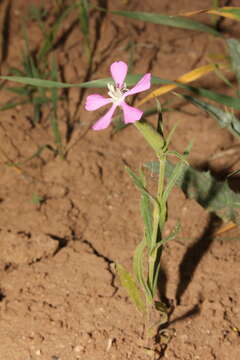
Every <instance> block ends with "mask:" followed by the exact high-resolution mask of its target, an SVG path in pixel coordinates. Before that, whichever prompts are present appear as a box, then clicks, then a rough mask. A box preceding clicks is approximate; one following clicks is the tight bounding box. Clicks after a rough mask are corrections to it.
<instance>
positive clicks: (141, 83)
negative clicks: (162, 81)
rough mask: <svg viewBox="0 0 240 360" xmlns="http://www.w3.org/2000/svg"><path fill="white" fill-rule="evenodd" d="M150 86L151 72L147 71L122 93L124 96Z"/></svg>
mask: <svg viewBox="0 0 240 360" xmlns="http://www.w3.org/2000/svg"><path fill="white" fill-rule="evenodd" d="M150 86H151V74H150V73H147V74H145V75H144V76H143V77H142V78H141V79H140V80H139V82H138V83H137V84H136V85H135V86H134V87H133V88H132V89H131V90H129V91H127V92H126V93H125V94H124V95H125V97H126V96H128V95H133V94H137V93H139V92H142V91H145V90H148V89H149V88H150Z"/></svg>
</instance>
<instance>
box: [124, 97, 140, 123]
mask: <svg viewBox="0 0 240 360" xmlns="http://www.w3.org/2000/svg"><path fill="white" fill-rule="evenodd" d="M120 106H121V108H122V109H123V117H124V122H125V124H129V123H134V122H135V121H138V120H140V119H141V117H142V114H143V111H141V110H139V109H137V108H135V107H133V106H130V105H128V104H127V103H125V102H124V101H123V102H122V103H121V105H120Z"/></svg>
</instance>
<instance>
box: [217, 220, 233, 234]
mask: <svg viewBox="0 0 240 360" xmlns="http://www.w3.org/2000/svg"><path fill="white" fill-rule="evenodd" d="M235 227H237V224H235V223H234V222H232V221H231V222H229V223H228V224H226V225H223V226H221V227H220V229H218V230H217V231H216V232H215V233H214V235H215V236H218V235H222V234H223V233H225V232H227V231H229V230H232V229H235Z"/></svg>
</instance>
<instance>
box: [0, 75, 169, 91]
mask: <svg viewBox="0 0 240 360" xmlns="http://www.w3.org/2000/svg"><path fill="white" fill-rule="evenodd" d="M142 76H143V75H127V77H126V85H127V86H132V85H134V84H136V83H137V82H138V81H139V80H140V78H141V77H142ZM0 79H2V80H9V81H13V82H18V83H21V84H26V85H32V86H42V87H46V88H59V89H60V88H71V87H82V88H104V87H107V84H108V83H113V79H112V78H105V79H99V80H92V81H88V82H85V83H80V84H68V83H63V82H60V81H52V80H43V79H34V78H32V77H24V76H0ZM151 82H152V84H153V85H159V84H173V83H174V82H173V81H170V80H165V79H161V78H159V77H157V76H153V77H152V80H151Z"/></svg>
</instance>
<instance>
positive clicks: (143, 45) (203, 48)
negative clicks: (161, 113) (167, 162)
mask: <svg viewBox="0 0 240 360" xmlns="http://www.w3.org/2000/svg"><path fill="white" fill-rule="evenodd" d="M32 2H33V1H23V0H18V1H17V2H15V5H14V7H12V10H11V17H12V18H11V28H10V35H11V36H10V46H9V52H8V56H7V58H6V59H5V61H4V63H3V64H2V72H3V73H7V71H8V68H9V66H13V65H15V66H19V60H20V51H19V49H20V48H21V46H22V44H23V39H22V37H21V32H20V25H21V18H22V15H23V13H24V11H25V10H26V6H27V4H29V3H32ZM35 3H39V1H35ZM99 3H101V4H102V5H104V4H105V5H106V4H107V1H101V2H99ZM232 4H234V2H232ZM235 5H237V4H235ZM48 6H50V5H48ZM210 6H211V1H210V0H202V1H194V2H193V1H190V0H182V1H171V2H170V1H165V0H162V1H157V0H156V1H152V0H151V1H150V0H148V1H147V0H146V1H144V2H141V5H139V2H138V1H131V2H130V1H120V0H119V1H114V2H109V4H108V7H109V8H110V9H130V10H136V9H138V10H142V11H156V12H160V13H161V12H162V13H169V14H172V13H178V12H184V11H189V10H195V9H201V8H208V7H210ZM201 19H203V20H206V21H209V19H208V18H207V17H204V16H202V17H201ZM64 26H65V27H64V31H67V30H68V29H69V27H71V26H72V29H71V31H70V32H69V34H68V36H67V37H66V39H65V41H64V42H62V43H61V44H60V46H58V47H57V48H56V50H55V51H54V53H55V54H56V56H57V57H58V61H59V64H60V67H61V74H62V77H63V78H64V79H65V80H66V81H67V82H73V83H74V82H81V81H83V80H86V79H87V78H86V68H87V63H86V59H85V58H84V55H83V51H82V35H81V32H80V29H79V26H77V25H76V24H74V16H72V18H70V19H69V20H68V21H67V22H66V24H65V25H64ZM91 28H92V38H93V39H94V41H95V45H96V48H95V55H94V62H93V68H92V72H91V79H97V78H101V77H106V76H108V71H109V65H110V64H111V63H112V62H113V61H114V60H119V59H121V60H124V61H128V57H129V52H128V51H126V46H127V44H128V42H129V41H130V40H131V41H133V42H134V43H135V48H134V63H135V65H134V72H136V73H138V72H140V73H144V72H146V71H150V72H151V73H152V74H154V75H158V76H160V77H163V78H169V79H175V78H177V77H178V76H180V75H182V74H183V73H185V72H187V71H190V70H192V69H193V68H194V67H196V66H200V65H202V64H205V63H206V55H207V54H209V53H219V52H220V53H221V52H222V51H223V49H224V44H223V42H222V41H221V40H216V39H215V40H213V39H212V38H211V37H210V36H207V35H204V34H198V33H195V32H189V31H184V30H177V29H172V28H166V27H160V26H157V25H152V24H143V23H140V22H135V21H127V20H126V19H124V18H120V17H116V16H115V17H114V16H110V15H107V16H105V15H104V14H100V13H94V14H93V15H92V18H91ZM223 28H224V29H225V30H226V36H233V35H235V36H237V35H238V36H239V34H240V28H239V25H238V24H236V23H235V22H232V21H225V22H224V23H223ZM28 29H29V35H30V38H31V41H32V43H34V44H35V45H36V46H37V45H38V44H39V42H40V39H41V38H40V33H39V30H38V29H37V26H36V24H34V23H32V24H30V25H29V27H28ZM143 53H144V56H143ZM200 83H201V84H202V85H204V86H211V87H212V88H213V89H220V90H222V91H224V90H225V89H224V87H222V84H221V82H220V80H217V79H216V78H215V77H214V76H208V77H207V78H204V79H202V80H201V82H200ZM1 95H2V98H1V103H4V101H6V100H7V99H8V98H9V95H8V94H6V93H5V92H4V91H2V94H1ZM66 95H67V102H66V101H63V102H62V103H61V108H60V110H59V121H60V127H61V131H62V135H63V137H66V129H67V125H66V124H67V122H69V119H70V121H74V132H73V136H72V137H71V139H70V142H68V144H67V147H68V149H69V151H68V153H67V157H66V160H61V159H60V158H56V157H54V155H53V154H52V153H51V152H50V151H47V150H46V151H45V152H44V153H42V155H41V156H40V157H39V158H35V159H33V160H32V161H30V162H28V163H27V164H26V165H24V166H23V167H22V168H21V169H22V170H21V171H16V170H17V169H15V168H13V167H7V166H5V165H4V162H6V157H5V158H4V157H2V156H3V154H1V157H2V166H1V177H0V185H1V186H0V211H1V212H0V213H1V216H0V231H1V232H0V235H1V237H0V360H37V359H42V360H77V359H87V360H102V359H104V360H108V359H109V360H110V359H116V360H120V359H121V360H123V359H124V360H125V359H134V360H137V359H139V360H143V359H146V358H147V355H146V354H145V353H144V350H143V347H142V339H141V336H142V330H143V321H142V318H141V317H139V316H138V314H137V312H136V311H135V309H134V308H133V306H132V304H131V303H130V301H129V299H128V298H127V296H126V293H125V291H124V290H123V289H122V288H121V287H120V286H119V283H118V280H117V279H116V278H115V273H114V268H113V266H112V264H113V263H114V262H117V263H122V264H123V265H125V266H126V267H127V268H129V269H130V268H131V258H132V253H133V250H134V248H135V246H136V244H137V243H138V242H139V241H140V239H141V237H142V223H141V218H140V216H139V194H138V192H137V191H136V190H135V188H134V186H133V184H132V183H131V180H130V179H129V177H128V175H127V173H126V171H125V170H124V165H125V164H128V165H129V166H131V167H132V168H135V169H136V168H138V167H139V165H141V164H143V163H144V162H146V161H148V160H152V159H153V158H154V155H153V153H152V151H151V150H150V149H149V147H148V146H147V145H146V144H145V143H144V142H143V141H142V138H141V137H140V135H139V134H138V133H137V131H136V129H135V128H134V127H129V128H127V129H125V130H124V131H122V132H119V133H118V134H116V135H115V136H112V131H111V129H108V130H106V131H102V132H98V133H96V132H93V131H91V130H89V125H90V123H93V122H94V121H96V120H97V118H98V117H99V112H95V113H87V112H86V111H84V109H83V101H82V100H81V97H82V96H83V98H85V97H86V95H87V93H83V94H82V93H80V92H79V90H78V89H71V90H69V91H68V92H66ZM79 99H80V100H81V102H80V101H79ZM146 106H147V105H146ZM181 110H182V111H185V113H183V112H178V111H174V112H171V113H168V114H167V115H166V117H165V123H166V129H169V128H170V126H171V125H172V124H173V123H175V122H176V121H177V120H179V121H180V123H179V127H178V129H177V132H176V134H175V135H174V138H173V144H172V146H173V148H175V149H177V150H178V151H182V150H183V149H184V147H185V146H186V145H187V144H188V143H189V140H190V139H194V147H193V150H192V152H191V156H190V161H191V163H192V164H193V165H197V166H198V167H206V164H207V165H208V166H209V167H210V168H211V169H213V170H214V171H215V172H219V171H222V170H223V169H226V168H229V167H230V168H231V169H233V168H237V167H239V161H238V163H237V162H236V161H237V154H235V156H236V159H235V158H234V161H235V160H236V161H235V165H234V166H235V167H234V166H233V165H232V164H233V156H232V155H231V157H229V156H228V155H227V153H226V155H224V156H223V157H221V158H220V160H217V161H216V160H211V156H213V155H215V154H217V153H219V152H220V151H222V150H224V149H228V148H230V147H231V146H232V145H234V144H236V140H234V139H233V137H232V136H231V135H230V134H229V133H228V132H227V131H226V130H224V129H221V128H219V127H218V125H217V124H216V122H215V121H214V120H212V119H211V118H209V117H208V116H207V115H206V114H204V113H201V112H199V111H198V110H196V109H195V108H193V107H192V106H190V105H187V104H181ZM31 111H32V110H31V108H30V107H28V106H25V107H22V108H21V107H19V108H18V109H15V110H9V111H7V112H2V113H1V120H0V144H1V149H2V150H4V153H5V154H7V157H8V158H9V159H11V160H14V161H22V160H24V159H26V158H27V157H29V156H31V155H32V154H33V153H34V152H35V151H36V150H37V148H38V146H40V145H44V144H53V142H52V135H51V130H50V126H49V123H48V121H47V119H46V116H43V120H42V122H41V124H39V125H38V126H37V127H32V125H31V123H30V122H29V121H28V119H29V117H30V116H31ZM44 115H45V114H44ZM152 181H153V183H154V178H153V179H152ZM33 194H38V195H41V196H43V197H44V199H45V201H44V202H43V203H42V204H41V205H36V204H34V203H33V201H32V196H33ZM177 219H180V220H181V224H182V230H181V234H180V235H179V236H178V238H177V239H176V240H174V241H172V242H170V243H168V244H167V245H166V248H165V251H164V255H163V263H162V283H161V284H160V288H161V293H162V296H164V297H166V298H167V299H168V301H169V302H170V303H172V305H173V307H174V310H173V312H172V314H171V317H170V322H169V326H168V328H167V329H166V330H165V333H164V334H163V335H164V336H162V337H161V339H160V341H161V348H162V350H165V351H163V354H162V355H161V356H160V357H161V358H164V359H170V360H173V359H180V360H190V359H191V360H193V359H194V360H197V359H199V360H214V359H217V360H237V359H239V358H240V337H239V333H238V331H237V330H236V329H237V328H238V327H239V326H240V315H239V306H240V286H239V276H240V270H239V260H240V258H239V253H240V242H239V231H238V230H235V232H232V233H231V234H230V233H228V234H227V235H224V238H221V237H217V238H212V237H209V235H208V231H209V228H210V226H211V224H212V217H211V216H210V215H209V214H208V213H207V212H206V211H204V210H203V209H202V208H201V207H200V206H199V205H198V204H197V203H196V202H195V201H193V200H188V199H186V198H185V197H184V195H183V194H182V193H181V192H180V191H179V190H177V189H176V190H174V192H173V193H172V195H171V198H170V204H169V220H168V225H167V230H166V231H169V229H171V227H172V226H173V225H174V224H175V222H176V220H177ZM166 343H167V346H165V345H164V344H166Z"/></svg>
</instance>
